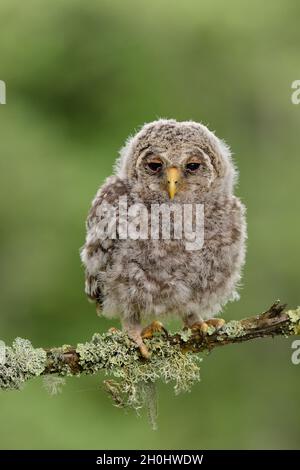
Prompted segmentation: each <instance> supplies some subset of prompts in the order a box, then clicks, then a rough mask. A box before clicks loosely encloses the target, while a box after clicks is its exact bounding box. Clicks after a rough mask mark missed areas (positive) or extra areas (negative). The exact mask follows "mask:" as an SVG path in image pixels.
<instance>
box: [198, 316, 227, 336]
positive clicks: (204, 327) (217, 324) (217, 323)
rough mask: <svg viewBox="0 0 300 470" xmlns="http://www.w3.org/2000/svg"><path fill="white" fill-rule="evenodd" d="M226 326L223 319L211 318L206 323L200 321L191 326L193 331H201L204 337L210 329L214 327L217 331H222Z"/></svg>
mask: <svg viewBox="0 0 300 470" xmlns="http://www.w3.org/2000/svg"><path fill="white" fill-rule="evenodd" d="M224 324H225V320H224V319H223V318H211V319H209V320H206V321H199V322H197V323H194V324H193V325H192V326H191V329H192V330H199V331H200V332H201V333H203V334H204V335H205V334H206V333H207V331H208V328H210V327H213V328H215V330H220V329H221V328H222V326H223V325H224Z"/></svg>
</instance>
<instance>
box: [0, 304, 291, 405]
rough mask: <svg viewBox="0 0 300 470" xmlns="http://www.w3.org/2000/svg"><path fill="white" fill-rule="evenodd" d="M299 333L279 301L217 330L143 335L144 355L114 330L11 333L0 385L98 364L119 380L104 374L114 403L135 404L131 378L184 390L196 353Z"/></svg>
mask: <svg viewBox="0 0 300 470" xmlns="http://www.w3.org/2000/svg"><path fill="white" fill-rule="evenodd" d="M299 334H300V307H298V308H297V309H295V310H286V309H285V305H281V304H280V303H279V301H277V302H276V303H274V304H273V305H272V306H271V307H270V308H269V309H268V310H267V311H266V312H264V313H261V314H260V315H256V316H253V317H249V318H245V319H243V320H232V321H229V322H228V323H226V324H225V325H224V326H223V327H222V328H221V329H220V330H218V331H217V330H215V329H214V328H212V327H210V328H209V330H208V331H207V332H206V334H205V335H203V333H201V332H200V331H194V330H183V331H182V332H179V333H175V334H168V335H166V334H164V335H162V334H160V335H156V336H154V337H153V338H152V339H149V340H145V341H146V343H147V347H148V348H149V350H150V351H151V358H150V360H144V359H143V358H142V357H141V356H140V354H139V352H138V349H137V348H136V347H135V345H134V344H133V343H132V341H131V340H130V339H129V338H128V336H127V335H126V334H125V333H123V332H121V331H118V330H113V329H112V330H109V331H108V332H106V333H103V334H101V335H100V334H97V333H96V334H95V335H94V336H93V338H92V339H91V341H89V342H86V343H84V344H78V345H77V346H76V347H72V346H68V345H67V346H62V347H59V348H51V349H42V348H38V349H36V348H33V347H32V345H31V343H30V342H29V341H28V340H23V339H21V338H17V339H16V340H15V341H14V343H13V345H12V346H11V347H10V346H5V345H4V343H3V342H2V343H3V345H2V348H1V343H0V389H5V390H13V389H20V388H21V387H22V385H23V383H24V382H25V381H27V380H29V379H31V378H33V377H36V376H40V375H47V374H56V375H58V376H68V375H80V374H95V373H97V372H98V371H101V370H104V371H105V372H106V374H110V375H112V376H114V377H117V378H118V379H121V382H114V381H113V380H107V381H106V382H105V384H106V388H107V389H108V391H109V392H110V394H111V395H112V396H113V398H114V400H115V402H116V403H117V404H118V405H121V404H122V405H124V400H123V401H122V400H121V398H120V396H121V395H122V394H124V393H125V394H126V395H127V398H126V404H130V405H131V406H134V407H136V406H137V404H138V403H139V400H140V397H139V398H138V397H137V394H136V386H137V384H140V383H143V384H147V383H150V382H151V383H153V382H155V381H156V380H157V379H159V378H161V379H163V380H164V381H165V382H169V381H174V382H175V391H180V390H187V389H189V388H190V386H191V385H192V383H194V382H195V381H197V380H199V366H198V363H197V361H198V362H199V357H198V358H196V356H198V355H197V354H193V353H199V352H203V351H210V350H212V349H213V348H215V347H218V346H225V345H228V344H234V343H241V342H244V341H249V340H252V339H255V338H264V337H268V336H272V337H273V336H291V335H299Z"/></svg>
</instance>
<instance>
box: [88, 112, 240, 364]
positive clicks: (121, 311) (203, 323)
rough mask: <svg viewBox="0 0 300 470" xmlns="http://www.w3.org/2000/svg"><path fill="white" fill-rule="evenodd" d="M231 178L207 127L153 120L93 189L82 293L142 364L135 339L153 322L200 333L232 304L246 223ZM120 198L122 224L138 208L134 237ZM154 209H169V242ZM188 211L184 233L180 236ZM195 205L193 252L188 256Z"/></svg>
mask: <svg viewBox="0 0 300 470" xmlns="http://www.w3.org/2000/svg"><path fill="white" fill-rule="evenodd" d="M236 181H237V171H236V169H235V166H234V164H233V161H232V158H231V153H230V150H229V148H228V146H227V145H226V144H225V143H224V142H223V141H222V140H220V139H219V138H217V137H216V136H215V134H214V133H213V132H211V131H210V130H209V129H208V128H207V127H206V126H204V125H202V124H200V123H196V122H193V121H185V122H178V121H176V120H174V119H159V120H157V121H154V122H151V123H148V124H146V125H144V126H143V127H142V128H141V130H140V131H139V132H137V133H136V134H135V135H134V136H133V137H130V138H129V139H128V140H127V142H126V144H125V146H124V147H123V148H122V149H121V151H120V155H119V158H118V159H117V162H116V165H115V169H114V175H113V176H110V177H109V178H108V179H107V180H106V181H105V183H104V184H103V185H102V186H101V187H100V189H99V190H98V192H97V194H96V196H95V198H94V200H93V202H92V205H91V209H90V211H89V214H88V218H87V222H86V228H87V235H86V241H85V245H84V246H83V248H82V250H81V259H82V262H83V265H84V267H85V291H86V294H87V296H88V297H89V299H90V300H92V301H94V302H95V303H96V308H97V311H98V313H100V314H102V315H103V316H105V317H108V318H112V317H118V318H120V320H121V323H122V327H123V329H124V330H125V331H126V332H127V333H128V335H129V337H130V338H131V339H132V340H133V341H134V342H135V343H136V345H137V346H138V347H139V349H140V351H141V354H142V355H143V356H144V357H146V358H147V357H149V352H148V349H147V347H146V345H145V343H144V341H143V340H144V338H147V337H150V336H151V335H152V334H153V332H154V331H157V330H160V329H162V328H163V326H162V323H161V322H160V320H161V319H163V318H165V317H168V316H172V317H177V318H181V319H182V321H183V324H184V325H185V326H186V327H189V328H192V329H195V328H196V329H199V330H201V332H202V334H205V333H206V331H207V329H208V326H210V325H212V326H214V327H215V328H220V327H222V325H223V323H224V320H223V319H221V318H214V317H215V316H216V315H218V314H219V313H220V311H221V310H222V308H223V307H224V305H225V304H226V303H227V302H228V301H232V300H235V299H237V298H238V293H237V288H238V287H239V281H240V278H241V270H242V267H243V264H244V260H245V240H246V220H245V208H244V205H243V204H242V203H241V201H240V200H239V199H238V198H237V197H236V196H235V195H234V193H233V191H234V185H235V183H236ZM120 201H121V202H122V204H123V206H124V204H126V208H127V213H126V214H127V216H128V217H129V215H130V214H129V212H130V210H131V209H130V208H132V207H134V208H135V209H134V210H133V211H131V223H132V222H133V224H134V221H136V220H135V219H136V217H138V210H136V208H140V212H141V213H142V214H143V217H142V218H141V217H140V218H139V219H138V222H139V224H138V225H139V227H137V226H134V227H135V230H134V235H135V236H129V235H130V234H129V233H128V226H125V225H126V224H127V223H128V219H126V218H124V213H123V209H124V207H123V208H122V205H121V204H120ZM162 207H163V208H164V210H169V215H170V218H169V225H168V227H169V229H170V236H169V237H168V236H164V237H163V236H162V231H163V230H164V229H165V228H166V227H163V226H162V225H163V220H162V217H156V218H154V217H152V215H153V213H154V212H155V211H156V215H157V211H158V214H159V216H161V215H162V212H159V211H160V210H161V208H162ZM141 208H142V209H141ZM153 208H154V209H155V210H154V211H153ZM175 208H176V211H175ZM178 208H179V211H178ZM187 208H189V209H190V210H189V214H190V219H191V220H190V224H189V229H190V230H187V232H186V237H184V236H183V235H182V236H180V234H183V233H184V230H183V227H182V226H183V219H184V217H183V212H184V210H185V209H187ZM199 208H200V209H201V211H198V212H199V214H201V215H202V217H201V223H200V224H199V227H200V226H201V230H202V237H199V239H200V238H201V246H200V244H199V246H196V247H195V246H193V249H188V243H187V238H188V237H189V236H190V235H191V230H193V227H194V226H195V222H196V218H197V210H198V209H199ZM181 209H182V213H181V216H180V210H181ZM183 209H184V210H183ZM196 209H197V210H196ZM121 212H122V213H121ZM150 214H151V217H150ZM199 214H198V215H199ZM147 215H148V217H146V216H147ZM105 216H106V219H107V220H106V221H105V223H106V232H105V230H104V229H103V227H104V220H105ZM121 219H122V220H121ZM187 219H188V218H187ZM165 220H166V219H165ZM199 220H200V219H199ZM154 221H155V222H156V225H157V224H158V227H156V228H155V230H153V227H152V224H154ZM125 223H126V224H125ZM142 223H143V224H142ZM109 225H110V229H111V230H108V229H107V227H108V226H109ZM141 225H143V227H141ZM187 225H188V224H187ZM126 228H127V231H126ZM137 228H139V229H140V233H136V232H138V230H137ZM138 234H140V236H137V235H138ZM149 234H150V235H149ZM175 234H176V236H175ZM131 235H132V234H131ZM151 235H154V236H151ZM150 320H151V321H152V323H151V321H150ZM144 323H147V324H148V323H149V324H148V326H147V325H146V326H144Z"/></svg>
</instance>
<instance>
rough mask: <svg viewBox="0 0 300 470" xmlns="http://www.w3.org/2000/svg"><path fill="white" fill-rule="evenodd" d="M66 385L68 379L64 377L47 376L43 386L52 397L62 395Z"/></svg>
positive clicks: (44, 378)
mask: <svg viewBox="0 0 300 470" xmlns="http://www.w3.org/2000/svg"><path fill="white" fill-rule="evenodd" d="M65 384H66V379H65V378H64V377H58V376H57V375H45V377H43V386H44V388H45V390H46V391H47V392H48V393H49V394H50V395H58V394H59V393H61V392H62V389H63V386H64V385H65Z"/></svg>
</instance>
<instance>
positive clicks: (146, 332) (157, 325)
mask: <svg viewBox="0 0 300 470" xmlns="http://www.w3.org/2000/svg"><path fill="white" fill-rule="evenodd" d="M161 332H163V333H164V334H165V335H166V336H168V332H167V330H166V329H165V327H164V326H163V324H162V323H161V322H160V321H157V320H155V321H153V322H152V323H151V324H150V325H148V326H146V327H145V328H144V329H143V330H142V333H141V336H142V338H143V339H145V338H152V337H153V335H154V333H161Z"/></svg>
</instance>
